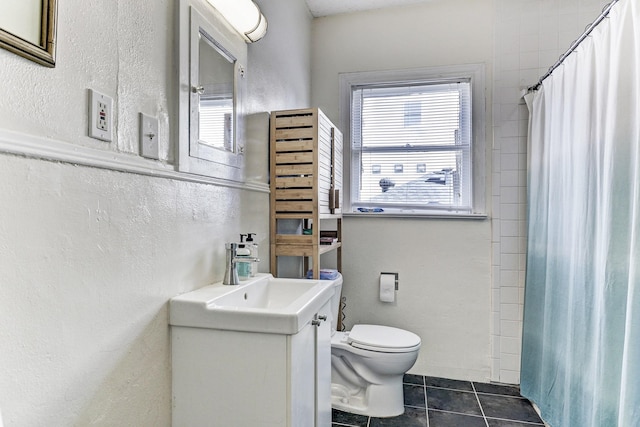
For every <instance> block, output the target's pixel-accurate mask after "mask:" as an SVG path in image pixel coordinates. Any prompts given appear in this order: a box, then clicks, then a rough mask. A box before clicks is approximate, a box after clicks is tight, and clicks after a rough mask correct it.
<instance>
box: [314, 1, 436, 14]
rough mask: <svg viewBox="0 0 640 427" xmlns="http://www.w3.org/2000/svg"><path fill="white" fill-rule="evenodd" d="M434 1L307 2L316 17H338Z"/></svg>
mask: <svg viewBox="0 0 640 427" xmlns="http://www.w3.org/2000/svg"><path fill="white" fill-rule="evenodd" d="M429 1H433V0H306V2H307V6H308V7H309V10H310V11H311V14H312V15H313V16H315V17H319V16H327V15H337V14H340V13H350V12H358V11H362V10H371V9H384V8H388V7H395V6H402V5H407V4H415V3H426V2H429Z"/></svg>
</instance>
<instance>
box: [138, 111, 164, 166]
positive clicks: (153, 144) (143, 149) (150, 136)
mask: <svg viewBox="0 0 640 427" xmlns="http://www.w3.org/2000/svg"><path fill="white" fill-rule="evenodd" d="M158 139H159V137H158V119H157V118H156V117H151V116H147V115H146V114H143V113H140V155H141V156H143V157H147V158H149V159H156V160H157V159H160V147H159V146H158Z"/></svg>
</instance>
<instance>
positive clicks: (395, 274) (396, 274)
mask: <svg viewBox="0 0 640 427" xmlns="http://www.w3.org/2000/svg"><path fill="white" fill-rule="evenodd" d="M383 274H393V275H394V276H395V277H396V280H395V284H396V291H397V290H398V277H399V275H398V273H389V272H386V271H383V272H381V273H380V275H381V276H382V275H383Z"/></svg>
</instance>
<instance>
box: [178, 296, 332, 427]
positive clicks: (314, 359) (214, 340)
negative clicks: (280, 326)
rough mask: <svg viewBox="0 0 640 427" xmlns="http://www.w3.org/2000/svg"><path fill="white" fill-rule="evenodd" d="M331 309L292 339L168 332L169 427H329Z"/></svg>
mask: <svg viewBox="0 0 640 427" xmlns="http://www.w3.org/2000/svg"><path fill="white" fill-rule="evenodd" d="M329 310H330V305H329V302H327V303H326V304H324V306H322V308H321V309H320V310H319V311H318V312H317V313H316V314H315V315H314V316H313V318H312V319H310V320H309V321H308V322H306V323H305V324H304V325H303V326H302V328H301V329H300V330H299V331H298V332H297V333H295V334H292V335H286V334H278V333H258V332H245V331H233V330H220V329H210V328H202V327H185V326H175V325H172V326H171V340H172V345H171V346H172V367H173V370H172V380H173V402H172V406H173V414H172V419H173V426H174V427H212V426H220V427H229V426H234V427H245V426H246V427H253V426H261V427H285V426H289V427H302V426H304V427H312V426H316V427H329V426H330V425H331V342H330V340H331V319H330V311H329Z"/></svg>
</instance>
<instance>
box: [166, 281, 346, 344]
mask: <svg viewBox="0 0 640 427" xmlns="http://www.w3.org/2000/svg"><path fill="white" fill-rule="evenodd" d="M338 280H341V279H338ZM333 282H334V281H331V280H307V279H281V278H274V277H273V276H272V275H271V274H258V275H256V277H253V278H251V279H249V280H246V281H241V282H240V284H239V285H235V286H226V285H223V284H222V283H216V284H213V285H209V286H205V287H204V288H201V289H197V290H195V291H192V292H188V293H186V294H183V295H179V296H177V297H175V298H172V299H171V301H170V308H169V310H170V320H169V323H170V324H171V325H173V326H188V327H199V328H211V329H225V330H233V331H247V332H263V333H275V334H295V333H297V332H298V331H300V329H302V328H303V327H304V326H305V325H306V324H307V323H308V322H309V321H310V320H311V319H312V318H313V316H314V315H315V314H316V313H317V312H318V310H319V309H320V308H321V307H322V306H323V305H324V304H325V303H326V302H327V301H329V299H331V297H332V296H333V292H334V288H333Z"/></svg>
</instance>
